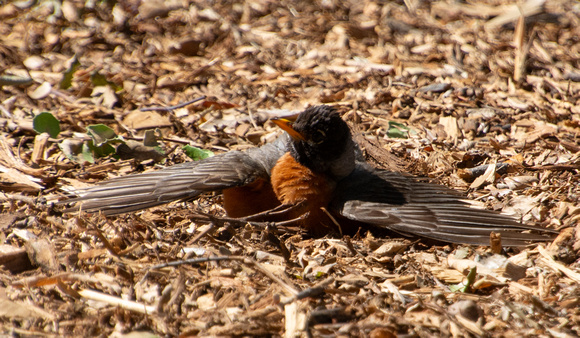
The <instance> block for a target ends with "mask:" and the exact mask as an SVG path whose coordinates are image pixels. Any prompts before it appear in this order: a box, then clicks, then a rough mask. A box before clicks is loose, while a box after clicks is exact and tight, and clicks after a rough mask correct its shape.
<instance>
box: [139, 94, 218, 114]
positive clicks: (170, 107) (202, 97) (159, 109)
mask: <svg viewBox="0 0 580 338" xmlns="http://www.w3.org/2000/svg"><path fill="white" fill-rule="evenodd" d="M206 97H207V96H205V95H203V96H200V97H198V98H195V99H193V100H190V101H187V102H183V103H180V104H177V105H175V106H169V107H159V106H157V107H145V108H141V109H139V110H140V111H171V110H174V109H178V108H183V107H185V106H187V105H190V104H192V103H195V102H197V101H201V100H205V98H206Z"/></svg>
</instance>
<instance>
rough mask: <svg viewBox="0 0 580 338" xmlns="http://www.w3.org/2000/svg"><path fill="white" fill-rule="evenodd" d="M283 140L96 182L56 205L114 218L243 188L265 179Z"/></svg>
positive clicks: (277, 155) (278, 155)
mask: <svg viewBox="0 0 580 338" xmlns="http://www.w3.org/2000/svg"><path fill="white" fill-rule="evenodd" d="M287 137H288V136H287V135H285V134H284V135H282V136H281V137H279V138H278V139H277V140H276V141H275V142H272V143H269V144H266V145H264V146H262V147H260V148H252V149H248V150H246V151H229V152H226V153H223V154H219V155H216V156H213V157H210V158H206V159H204V160H201V161H196V162H187V163H183V164H179V165H174V166H171V167H167V168H164V169H161V170H157V171H152V172H147V173H143V174H137V175H129V176H123V177H118V178H114V179H111V180H108V181H104V182H100V183H98V185H96V186H94V187H91V188H87V189H84V190H80V191H77V195H78V197H75V198H71V199H68V200H65V201H62V202H60V203H73V202H77V205H76V206H75V207H74V208H72V209H69V210H67V211H74V210H78V209H81V208H82V210H85V211H99V210H100V211H103V212H104V213H105V214H107V215H116V214H121V213H126V212H132V211H137V210H142V209H146V208H150V207H154V206H157V205H161V204H165V203H169V202H173V201H177V200H188V199H192V198H195V197H196V196H198V195H199V194H201V193H203V192H207V191H216V190H222V189H226V188H231V187H236V186H241V185H245V184H248V183H251V182H253V181H255V180H256V179H258V178H260V177H268V178H269V176H270V170H271V169H272V167H273V166H274V165H275V164H276V161H277V160H278V158H280V156H282V155H283V154H284V153H285V152H286V143H287Z"/></svg>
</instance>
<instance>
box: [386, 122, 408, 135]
mask: <svg viewBox="0 0 580 338" xmlns="http://www.w3.org/2000/svg"><path fill="white" fill-rule="evenodd" d="M409 130H410V129H409V127H407V126H406V125H404V124H402V123H399V122H395V121H389V128H388V129H387V136H388V137H391V138H409Z"/></svg>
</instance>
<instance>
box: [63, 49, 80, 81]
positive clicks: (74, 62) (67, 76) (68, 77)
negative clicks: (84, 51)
mask: <svg viewBox="0 0 580 338" xmlns="http://www.w3.org/2000/svg"><path fill="white" fill-rule="evenodd" d="M80 65H81V63H80V62H79V60H78V59H77V56H76V55H75V56H73V57H72V59H71V63H70V66H69V67H68V69H67V70H65V71H64V74H63V77H62V80H61V81H60V85H59V87H60V89H68V88H70V87H71V85H72V78H73V74H74V73H75V72H76V70H77V69H78V68H79V66H80Z"/></svg>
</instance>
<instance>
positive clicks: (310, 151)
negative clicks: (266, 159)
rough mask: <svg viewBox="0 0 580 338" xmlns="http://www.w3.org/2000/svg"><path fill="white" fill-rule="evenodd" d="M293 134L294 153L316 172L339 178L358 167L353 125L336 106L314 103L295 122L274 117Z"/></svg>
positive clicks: (292, 148) (292, 145) (300, 160)
mask: <svg viewBox="0 0 580 338" xmlns="http://www.w3.org/2000/svg"><path fill="white" fill-rule="evenodd" d="M274 122H275V123H276V124H278V126H280V127H281V128H282V129H284V130H285V131H286V132H288V134H289V135H290V136H291V137H292V141H291V146H290V153H291V155H292V156H293V157H294V158H295V159H296V160H297V161H298V162H299V163H300V164H303V165H305V166H307V167H308V168H310V169H312V170H313V171H316V172H321V173H326V174H329V175H331V176H334V177H335V178H342V177H343V176H346V175H348V174H349V173H350V172H351V171H352V169H353V168H354V143H353V141H352V136H351V134H350V129H349V127H348V125H347V124H346V122H345V121H344V120H343V119H342V118H341V117H340V115H339V114H338V112H336V110H334V108H332V107H329V106H314V107H310V108H308V109H306V110H304V111H303V112H302V113H300V115H298V118H297V119H296V121H295V122H293V123H291V122H290V121H288V120H282V119H279V120H276V121H274Z"/></svg>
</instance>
